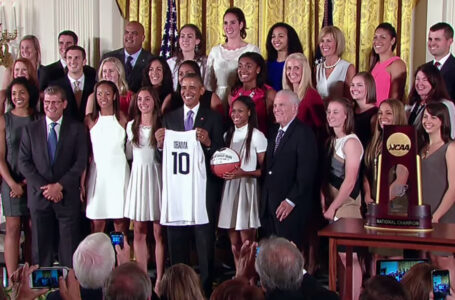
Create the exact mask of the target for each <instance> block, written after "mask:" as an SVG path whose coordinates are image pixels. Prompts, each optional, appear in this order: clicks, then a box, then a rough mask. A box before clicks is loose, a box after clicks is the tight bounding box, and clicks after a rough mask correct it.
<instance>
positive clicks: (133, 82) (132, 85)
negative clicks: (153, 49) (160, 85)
mask: <svg viewBox="0 0 455 300" xmlns="http://www.w3.org/2000/svg"><path fill="white" fill-rule="evenodd" d="M107 57H116V58H118V59H119V60H120V61H121V62H122V64H123V67H125V50H124V48H120V49H117V50H114V51H111V52H108V53H106V54H104V55H103V57H102V58H101V61H103V59H105V58H107ZM152 58H153V55H152V54H151V53H150V52H148V51H147V50H145V49H142V51H141V53H140V54H139V57H138V58H137V60H136V63H135V64H134V67H133V70H132V72H131V74H130V76H128V78H126V80H127V81H128V87H129V89H130V90H131V91H133V92H135V93H136V92H137V91H138V90H139V89H140V88H141V86H142V74H143V72H144V69H145V67H147V65H148V63H149V62H150V60H151V59H152Z"/></svg>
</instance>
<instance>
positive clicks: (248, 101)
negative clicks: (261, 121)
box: [226, 96, 258, 161]
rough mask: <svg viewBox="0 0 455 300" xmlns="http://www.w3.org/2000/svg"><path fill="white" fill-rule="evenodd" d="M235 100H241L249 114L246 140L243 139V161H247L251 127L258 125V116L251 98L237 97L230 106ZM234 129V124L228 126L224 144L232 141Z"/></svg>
mask: <svg viewBox="0 0 455 300" xmlns="http://www.w3.org/2000/svg"><path fill="white" fill-rule="evenodd" d="M237 101H240V102H242V103H243V104H244V105H245V106H246V107H247V109H248V110H249V111H250V116H249V118H248V133H247V135H246V141H245V161H248V160H249V159H250V145H251V139H252V136H253V129H254V128H257V127H258V117H257V115H256V105H255V104H254V102H253V100H252V99H251V98H250V97H248V96H240V97H238V98H237V99H235V101H234V102H233V103H232V106H234V103H235V102H237ZM234 131H235V125H232V126H230V127H229V129H228V131H227V134H226V144H227V145H228V146H230V144H231V142H232V137H233V135H234ZM239 154H240V153H239Z"/></svg>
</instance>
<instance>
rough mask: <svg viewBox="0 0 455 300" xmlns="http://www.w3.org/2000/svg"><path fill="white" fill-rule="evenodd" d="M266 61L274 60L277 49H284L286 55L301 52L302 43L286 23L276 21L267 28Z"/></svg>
mask: <svg viewBox="0 0 455 300" xmlns="http://www.w3.org/2000/svg"><path fill="white" fill-rule="evenodd" d="M265 46H266V49H267V61H276V60H277V58H278V51H285V52H286V55H289V54H292V53H296V52H303V48H302V43H300V39H299V36H298V35H297V32H295V29H294V28H293V27H292V26H291V25H289V24H286V23H283V22H278V23H275V24H273V26H272V27H271V28H270V29H269V33H268V34H267V41H266V44H265Z"/></svg>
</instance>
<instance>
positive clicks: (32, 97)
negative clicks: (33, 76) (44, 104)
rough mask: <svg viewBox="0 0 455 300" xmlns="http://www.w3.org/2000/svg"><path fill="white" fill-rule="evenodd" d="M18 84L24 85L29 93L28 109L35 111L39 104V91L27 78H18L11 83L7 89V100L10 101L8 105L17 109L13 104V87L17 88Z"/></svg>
mask: <svg viewBox="0 0 455 300" xmlns="http://www.w3.org/2000/svg"><path fill="white" fill-rule="evenodd" d="M16 84H18V85H22V86H23V87H25V89H26V90H27V92H28V97H29V99H28V107H30V108H33V109H34V108H35V107H36V103H37V102H38V98H39V91H38V89H37V88H36V86H35V85H34V84H33V83H32V81H30V80H28V79H27V78H25V77H17V78H15V79H13V81H11V83H10V84H9V85H8V87H7V88H6V99H7V100H8V103H9V104H10V105H11V106H12V107H16V105H14V103H13V95H12V90H13V86H15V85H16Z"/></svg>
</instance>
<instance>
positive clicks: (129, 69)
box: [125, 55, 133, 77]
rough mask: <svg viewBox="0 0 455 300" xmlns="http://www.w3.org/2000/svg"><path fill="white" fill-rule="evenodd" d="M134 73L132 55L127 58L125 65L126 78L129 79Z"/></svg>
mask: <svg viewBox="0 0 455 300" xmlns="http://www.w3.org/2000/svg"><path fill="white" fill-rule="evenodd" d="M132 71H133V57H132V56H131V55H130V56H128V57H127V58H126V63H125V73H126V77H129V76H130V74H131V72H132Z"/></svg>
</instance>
